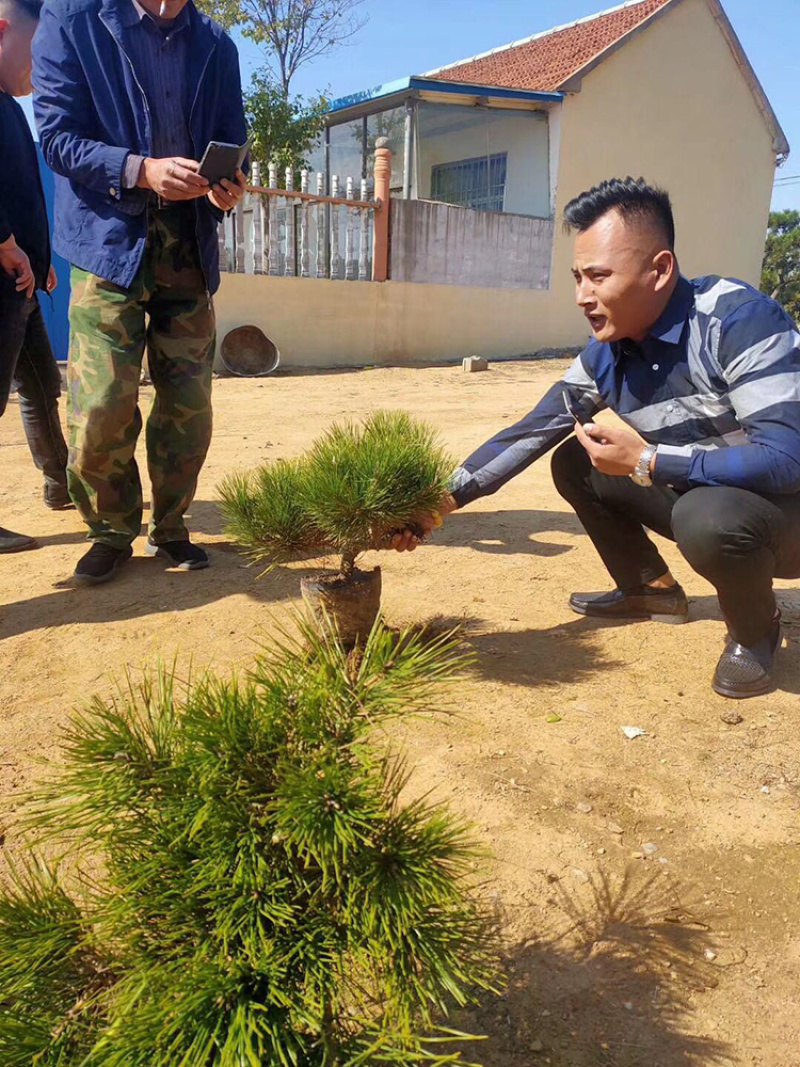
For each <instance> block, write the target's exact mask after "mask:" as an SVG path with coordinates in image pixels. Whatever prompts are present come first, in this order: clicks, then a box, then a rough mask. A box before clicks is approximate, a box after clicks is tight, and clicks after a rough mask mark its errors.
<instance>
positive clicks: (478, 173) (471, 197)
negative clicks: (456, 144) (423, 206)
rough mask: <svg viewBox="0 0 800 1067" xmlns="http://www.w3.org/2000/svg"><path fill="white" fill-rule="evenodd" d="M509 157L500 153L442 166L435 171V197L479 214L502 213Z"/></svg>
mask: <svg viewBox="0 0 800 1067" xmlns="http://www.w3.org/2000/svg"><path fill="white" fill-rule="evenodd" d="M507 161H508V156H507V155H506V153H505V152H500V153H498V154H497V155H494V156H488V157H487V156H481V157H478V158H477V159H460V160H458V162H456V163H439V164H438V165H437V166H435V167H433V168H432V171H431V198H432V199H433V200H441V201H442V203H444V204H456V205H458V206H459V207H471V208H475V209H476V210H478V211H502V210H503V201H504V199H505V195H506V164H507Z"/></svg>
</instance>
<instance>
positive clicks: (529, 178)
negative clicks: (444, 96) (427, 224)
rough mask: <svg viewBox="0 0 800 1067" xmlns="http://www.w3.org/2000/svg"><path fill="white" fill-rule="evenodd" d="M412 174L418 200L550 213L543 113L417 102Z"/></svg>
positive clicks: (543, 216) (527, 212)
mask: <svg viewBox="0 0 800 1067" xmlns="http://www.w3.org/2000/svg"><path fill="white" fill-rule="evenodd" d="M414 175H415V178H416V181H415V183H414V189H415V195H416V196H417V197H419V198H420V199H421V200H441V201H443V202H445V203H450V204H463V205H464V206H466V207H475V208H480V209H482V210H485V211H507V212H510V213H512V214H517V215H532V216H538V217H540V218H549V216H550V163H549V145H548V124H547V114H546V112H544V111H529V110H522V109H519V110H517V109H512V108H497V107H486V106H482V107H465V106H464V105H463V104H433V103H430V102H429V101H420V103H419V105H418V108H417V129H416V137H415V143H414Z"/></svg>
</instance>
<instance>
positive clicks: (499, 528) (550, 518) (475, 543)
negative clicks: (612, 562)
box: [434, 510, 583, 556]
mask: <svg viewBox="0 0 800 1067" xmlns="http://www.w3.org/2000/svg"><path fill="white" fill-rule="evenodd" d="M582 532H583V528H582V526H581V524H580V523H579V522H578V520H577V518H576V517H575V515H574V513H573V512H571V511H536V510H531V511H496V512H491V513H487V512H485V511H484V512H482V511H457V512H455V513H454V514H452V515H450V516H448V519H447V522H446V523H445V524H444V526H443V527H442V529H441V530H438V531H437V532H436V534H435V537H434V540H435V543H436V544H437V545H466V546H468V547H469V548H473V549H475V551H476V552H486V553H488V554H490V555H520V554H524V555H530V556H560V555H562V554H563V553H564V552H571V551H572V545H563V544H559V543H557V542H553V541H546V540H541V539H540V536H539V535H540V534H543V533H560V534H580V533H582Z"/></svg>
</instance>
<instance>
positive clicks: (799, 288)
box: [761, 211, 800, 322]
mask: <svg viewBox="0 0 800 1067" xmlns="http://www.w3.org/2000/svg"><path fill="white" fill-rule="evenodd" d="M761 289H762V291H763V292H765V293H769V295H770V296H771V297H772V298H773V299H774V300H777V301H778V303H780V304H782V305H783V306H784V307H785V308H786V310H787V311H788V312H789V314H790V315H791V316H792V318H794V319H795V320H797V321H798V322H800V211H773V212H772V213H771V214H770V217H769V230H768V231H767V245H766V250H765V254H764V266H763V269H762V274H761Z"/></svg>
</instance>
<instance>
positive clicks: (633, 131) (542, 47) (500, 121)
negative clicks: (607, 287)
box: [264, 0, 789, 363]
mask: <svg viewBox="0 0 800 1067" xmlns="http://www.w3.org/2000/svg"><path fill="white" fill-rule="evenodd" d="M576 2H577V0H576ZM530 6H531V10H533V11H535V9H536V5H533V4H532V5H530ZM491 25H492V21H491V18H488V19H487V20H486V26H487V33H488V32H490V29H491ZM531 28H532V29H536V27H531ZM423 29H424V27H422V26H421V27H420V30H421V32H422V30H423ZM496 44H497V42H494V41H491V40H487V42H486V45H487V50H486V51H484V52H482V53H481V54H479V55H476V56H472V57H469V58H461V59H456V61H455V62H452V61H451V62H447V61H448V60H452V59H453V57H448V56H442V60H443V62H444V64H445V65H442V66H439V67H437V68H436V69H434V70H430V71H428V72H427V73H425V74H423V75H412V76H409V77H405V78H401V79H399V80H397V81H393V82H387V83H385V84H383V85H379V86H376V87H373V88H370V89H365V90H362V91H361V92H358V93H354V94H352V95H350V96H347V97H343V98H341V99H339V100H336V101H334V102H333V104H332V105H331V109H330V113H329V115H328V119H327V121H328V126H327V129H326V132H325V142H324V144H323V145H321V146H320V148H319V152H318V153H317V154H316V155H315V158H314V159H313V163H314V165H315V169H316V170H318V171H321V172H322V173H323V175H324V177H325V181H327V183H328V188H331V187H332V183H333V178H334V176H338V177H339V178H340V179H342V180H343V179H344V178H346V177H347V176H353V177H354V178H355V179H356V181H357V182H358V181H359V180H360V179H361V178H362V177H368V176H369V175H370V173H371V171H372V165H373V157H374V148H375V142H376V140H377V139H378V138H380V137H386V138H387V139H388V144H389V147H390V148H391V150H392V177H391V189H390V192H391V195H392V197H393V198H395V199H394V202H393V204H392V210H391V226H390V241H389V247H390V262H389V277H390V282H391V285H390V286H389V288H388V289H384V290H383V291H382V292H383V295H382V296H381V297H380V301H379V303H377V304H376V305H375V310H374V316H373V317H372V318H371V319H370V321H373V319H374V321H375V322H376V323H378V322H379V323H380V328H378V327H377V326H376V328H375V330H374V331H373V332H372V333H371V334H370V333H369V332H368V334H367V335H365V333H364V330H363V328H362V327H363V322H364V319H363V317H358V318H357V319H355V320H353V321H352V322H351V320H350V319H348V318H347V317H345V319H344V320H343V321H342V323H341V324H340V325H341V329H339V330H336V331H331V330H330V329H328V328H326V329H325V331H324V336H322V335H321V336H320V341H319V343H320V346H321V347H323V348H324V349H325V351H326V352H328V353H330V355H329V356H328V357H326V358H327V359H330V360H331V361H333V362H335V361H336V360H337V359H340V360H341V361H353V360H355V361H356V362H357V361H358V360H359V355H358V353H359V352H362V350H363V352H364V356H363V359H364V361H365V362H368V363H374V362H379V361H380V360H381V359H393V358H396V357H397V356H398V355H402V358H404V359H408V358H412V359H419V360H441V359H455V358H460V357H462V356H467V355H471V354H473V353H474V352H480V353H481V354H482V355H485V356H489V357H495V358H497V357H503V356H505V357H509V356H515V355H522V354H527V353H530V352H535V351H537V350H540V349H545V348H560V347H561V346H564V345H579V344H581V343H582V342H583V341H585V339H586V325H585V320H584V319H583V316H582V315H581V313H580V311H579V310H578V309H577V308H576V307H575V306H574V292H573V282H572V276H571V263H572V239H571V237H570V236H569V235H568V234H565V233H564V232H563V228H562V226H561V224H560V218H561V215H562V213H563V209H564V206H565V204H566V203H567V202H568V201H569V200H570V199H571V198H572V197H574V196H576V195H577V194H578V193H580V192H581V191H582V190H585V189H588V188H590V187H591V186H593V185H595V184H597V183H598V182H599V181H602V180H603V179H608V178H612V177H623V178H624V177H625V176H627V175H633V176H634V177H639V176H643V177H645V178H646V179H647V180H648V181H650V182H652V183H655V184H658V185H661V186H663V187H664V188H666V189H667V190H669V192H670V195H671V197H672V202H673V206H674V211H675V220H676V228H677V247H676V251H677V255H678V259H679V262H680V266H681V268H682V270H683V271H684V273H685V274H687V275H689V276H692V277H696V276H698V275H703V274H722V275H728V276H733V277H737V278H743V279H744V280H746V281H748V282H751V283H753V284H755V285H758V284H759V281H760V273H761V269H760V268H761V261H762V258H763V250H764V240H765V235H766V229H767V220H768V215H769V207H770V200H771V194H772V187H773V183H774V178H775V169H776V166H778V165H780V164H781V163H783V162H784V161H785V159H786V157H787V155H788V152H789V145H788V144H787V141H786V137H785V135H784V133H783V130H782V129H781V126H780V123H779V121H778V119H777V117H776V115H775V112H774V111H773V109H772V107H771V106H770V102H769V100H768V99H767V96H766V94H765V92H764V90H763V88H762V86H761V84H760V82H759V80H758V77H757V76H756V73H755V72H754V70H753V67H752V66H751V64H750V62H749V60H748V58H747V56H746V54H745V52H744V49H743V48H742V45H741V43H740V41H739V39H738V38H737V36H736V33H735V30H734V28H733V26H732V25H731V22H730V20H729V19H728V17H727V16H726V14H725V11H724V9H723V7H722V4H721V3H720V2H719V0H628V2H626V3H622V4H619V5H618V6H617V7H614V8H611V9H609V10H605V11H600V12H598V13H597V14H595V15H593V16H590V17H588V18H582V19H578V20H577V21H575V22H572V23H569V24H568V25H564V26H557V27H555V28H554V29H550V30H546V31H544V32H538V33H533V34H532V36H530V37H527V38H525V39H523V40H518V41H513V42H511V43H510V44H505V45H501V46H499V47H495V45H496ZM340 187H343V186H342V185H340ZM345 237H346V235H345V231H344V226H343V227H342V235H341V239H340V240H341V241H342V242H343V241H345ZM392 286H396V288H393V287H392ZM331 299H333V295H332V296H331ZM336 299H337V300H339V299H340V298H339V296H338V295H337V296H336ZM375 299H376V301H377V300H378V297H376V298H375ZM395 304H396V306H395ZM326 308H327V305H326ZM267 312H269V313H270V314H272V315H276V316H278V318H280V317H281V316H284V317H285V310H284V309H283V308H282V307H272V308H265V309H264V314H265V316H266V314H267ZM311 318H313V316H312V317H311ZM309 321H310V318H309V316H305V317H304V318H303V325H302V329H303V331H305V332H304V333H303V336H302V337H298V338H297V344H298V345H300V346H302V348H303V350H304V351H308V350H309V342H308V339H307V331H308V328H309ZM319 321H320V322H321V323H328V322H329V318H328V313H327V311H325V313H323V314H321V315H320V319H319ZM286 329H287V331H288V332H287V337H288V338H289V341H288V342H287V343H290V342H291V337H292V333H291V331H292V329H293V327H292V326H291V325H290V324H288V323H287V327H286ZM333 334H335V338H334V337H333V336H332V335H333ZM370 336H371V337H372V340H371V341H370V340H368V337H370ZM331 345H334V346H339V349H340V350H341V356H337V355H336V352H337V351H339V349H332V348H331ZM365 346H366V347H365ZM281 347H283V346H281ZM309 358H310V357H309Z"/></svg>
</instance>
